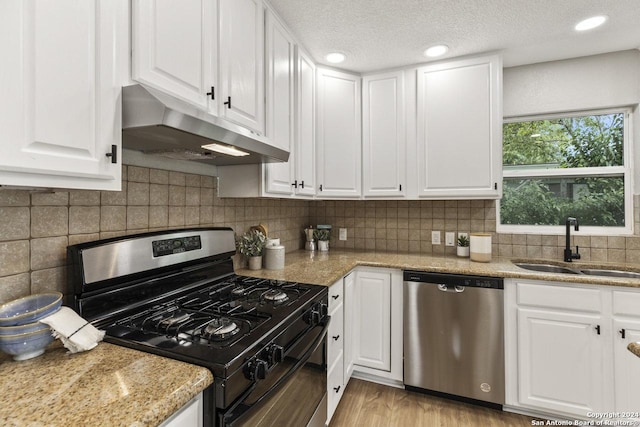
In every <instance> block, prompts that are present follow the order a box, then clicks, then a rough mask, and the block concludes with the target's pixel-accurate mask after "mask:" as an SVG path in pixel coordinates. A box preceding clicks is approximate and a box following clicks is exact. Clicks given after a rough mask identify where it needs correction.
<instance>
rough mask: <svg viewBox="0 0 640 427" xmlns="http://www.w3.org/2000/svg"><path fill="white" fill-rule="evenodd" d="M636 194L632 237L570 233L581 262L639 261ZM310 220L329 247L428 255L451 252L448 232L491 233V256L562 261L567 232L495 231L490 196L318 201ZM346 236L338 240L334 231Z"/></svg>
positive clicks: (494, 210) (638, 225)
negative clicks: (326, 232) (437, 235)
mask: <svg viewBox="0 0 640 427" xmlns="http://www.w3.org/2000/svg"><path fill="white" fill-rule="evenodd" d="M639 204H640V196H635V197H634V205H635V207H634V210H635V212H636V214H635V224H634V225H635V227H634V229H635V232H636V235H634V236H627V237H625V236H587V235H584V234H581V233H579V232H578V233H573V234H572V236H573V237H572V240H573V242H572V245H573V246H575V245H578V246H580V254H581V261H600V262H632V263H638V262H640V235H638V231H639V229H640V219H639V216H638V211H639V210H640V206H639ZM310 212H311V217H310V221H309V222H310V223H311V224H331V226H332V230H333V232H332V235H331V242H330V246H331V247H333V248H352V249H366V250H379V251H399V252H413V253H423V254H430V255H438V254H451V255H453V254H455V251H456V249H455V246H445V245H444V241H445V235H444V233H445V232H447V231H455V232H486V233H492V234H493V238H492V244H493V248H492V250H493V254H494V255H498V256H504V257H518V258H545V259H552V260H558V261H561V260H562V256H563V250H564V245H565V236H564V234H563V235H561V236H558V235H543V234H506V233H499V234H498V233H496V202H495V201H494V200H450V201H429V200H418V201H388V200H387V201H318V202H313V203H312V205H311V209H310ZM339 228H346V229H347V240H346V241H340V240H338V229H339ZM431 231H440V232H441V242H442V244H440V245H432V244H431Z"/></svg>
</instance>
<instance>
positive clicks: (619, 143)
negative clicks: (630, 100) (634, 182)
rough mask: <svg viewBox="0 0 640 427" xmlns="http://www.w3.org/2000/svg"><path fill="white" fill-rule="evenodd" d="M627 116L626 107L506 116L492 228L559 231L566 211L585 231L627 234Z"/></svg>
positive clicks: (629, 230) (629, 222) (629, 216)
mask: <svg viewBox="0 0 640 427" xmlns="http://www.w3.org/2000/svg"><path fill="white" fill-rule="evenodd" d="M628 121H629V111H628V110H609V111H590V112H582V113H578V114H571V115H570V114H563V115H554V116H544V117H543V116H540V117H526V118H514V119H509V120H506V121H505V123H504V125H503V162H502V163H503V179H504V181H503V195H502V200H501V201H500V202H499V203H498V212H499V213H498V231H500V232H514V233H522V232H531V231H535V232H536V233H548V234H555V233H563V232H564V228H563V226H564V224H565V221H566V218H567V217H569V216H572V217H576V218H578V221H579V223H580V227H581V228H580V229H581V231H586V232H587V233H590V234H631V233H632V232H633V230H632V223H633V214H632V207H633V201H632V193H631V184H630V183H631V167H630V150H629V147H630V144H631V143H630V141H629V139H630V136H629V134H630V132H629V126H628ZM583 227H584V228H583Z"/></svg>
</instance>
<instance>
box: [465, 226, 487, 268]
mask: <svg viewBox="0 0 640 427" xmlns="http://www.w3.org/2000/svg"><path fill="white" fill-rule="evenodd" d="M469 246H470V248H471V251H470V254H471V261H477V262H490V261H491V234H489V233H471V236H470V239H469Z"/></svg>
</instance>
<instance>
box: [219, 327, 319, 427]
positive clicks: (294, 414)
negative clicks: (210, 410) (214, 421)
mask: <svg viewBox="0 0 640 427" xmlns="http://www.w3.org/2000/svg"><path fill="white" fill-rule="evenodd" d="M327 319H328V317H327ZM328 323H329V322H327V324H326V325H322V326H316V327H315V328H313V329H312V330H311V331H309V333H308V334H307V335H306V336H305V338H304V339H302V340H301V341H300V342H298V343H297V344H296V346H295V347H294V348H292V349H291V351H290V352H289V353H288V354H287V357H286V358H285V360H284V361H282V362H280V363H279V364H277V365H275V366H274V367H273V368H272V369H270V370H269V372H268V374H267V376H266V378H265V379H264V380H261V381H258V382H257V383H256V385H255V387H254V388H252V389H251V390H250V391H249V392H248V393H246V394H245V395H244V396H242V397H241V398H240V399H238V401H237V402H235V403H234V404H233V405H232V406H231V407H230V408H229V409H228V410H227V411H225V412H224V413H223V414H221V415H220V425H221V426H225V427H245V426H246V427H249V426H251V427H272V426H290V427H303V426H309V427H316V426H324V425H325V422H326V420H327V364H326V357H325V354H326V353H325V348H326V336H327V328H328Z"/></svg>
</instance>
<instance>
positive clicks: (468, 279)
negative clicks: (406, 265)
mask: <svg viewBox="0 0 640 427" xmlns="http://www.w3.org/2000/svg"><path fill="white" fill-rule="evenodd" d="M403 276H404V281H405V282H419V283H443V284H447V285H452V286H470V287H474V288H489V289H504V280H503V279H502V278H501V277H483V276H468V275H464V274H447V273H430V272H428V271H414V270H405V271H404V274H403Z"/></svg>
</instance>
